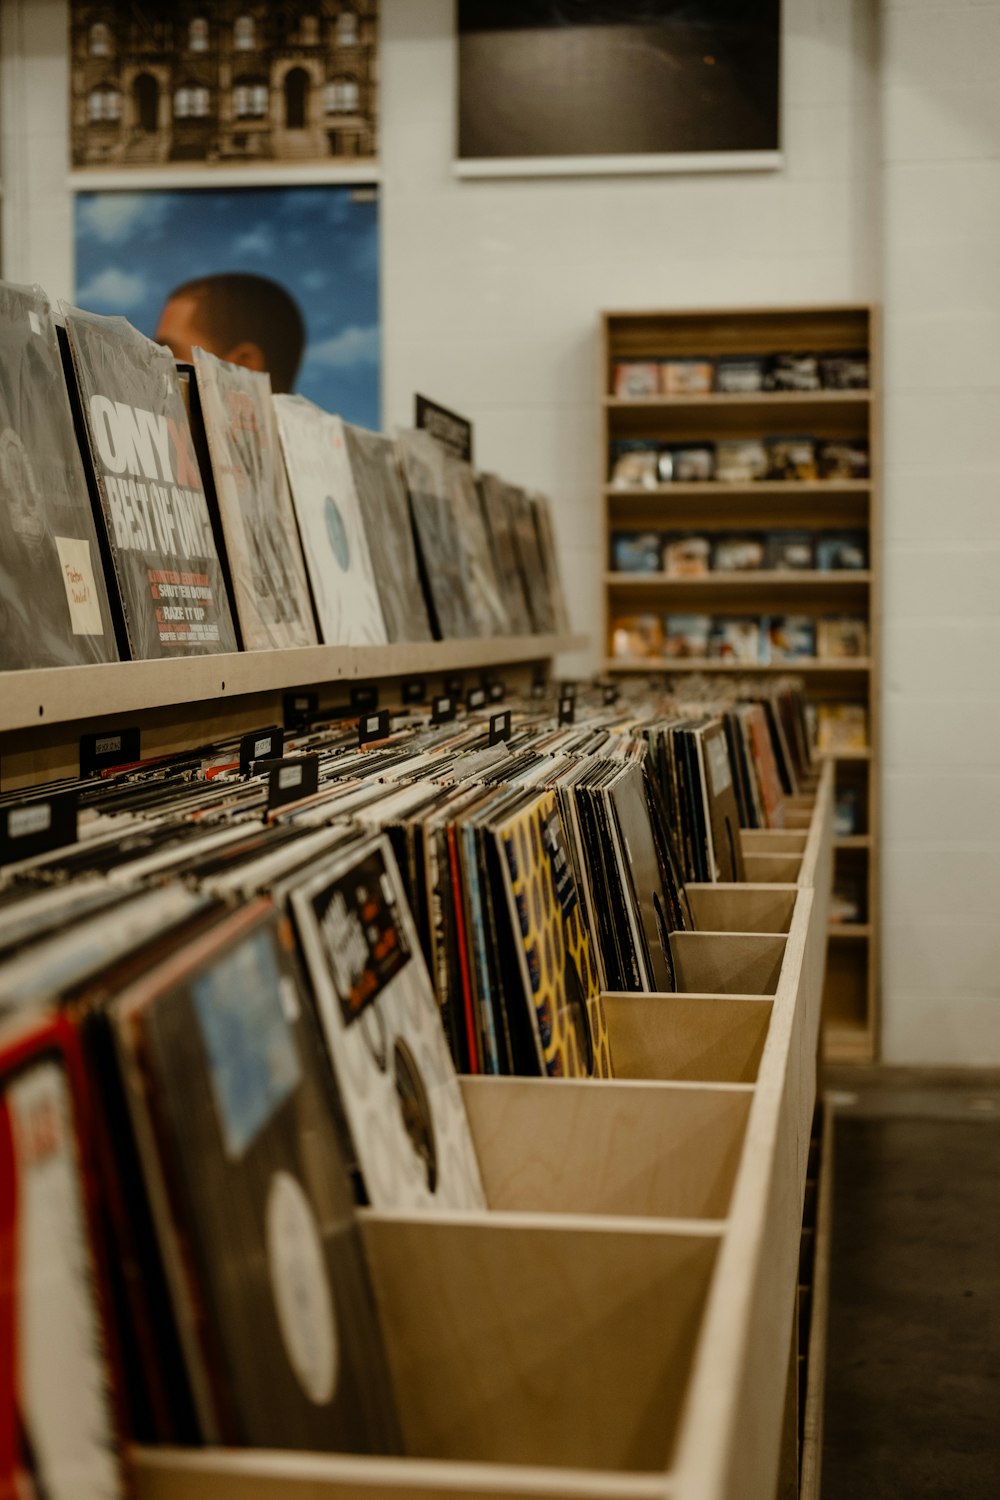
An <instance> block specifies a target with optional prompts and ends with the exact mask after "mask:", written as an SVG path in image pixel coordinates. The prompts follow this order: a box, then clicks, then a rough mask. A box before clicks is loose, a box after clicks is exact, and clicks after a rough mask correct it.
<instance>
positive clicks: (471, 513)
mask: <svg viewBox="0 0 1000 1500" xmlns="http://www.w3.org/2000/svg"><path fill="white" fill-rule="evenodd" d="M444 476H445V484H446V486H447V490H448V493H449V495H450V496H451V500H452V504H453V505H454V508H455V519H456V522H457V525H458V536H459V541H460V542H461V546H462V555H463V569H464V577H465V588H466V593H467V595H468V599H469V603H470V605H471V607H472V613H473V615H474V617H475V620H476V623H477V626H478V628H479V634H480V635H510V634H511V628H510V616H509V615H508V613H507V606H506V603H505V601H504V596H503V590H502V589H501V587H500V579H499V577H498V575H497V568H496V562H495V561H494V557H493V544H492V542H491V541H490V534H489V532H488V531H487V529H486V522H485V520H484V519H483V508H482V506H481V505H480V503H479V486H478V485H477V484H476V476H475V473H474V472H473V469H472V465H471V464H468V463H466V462H465V461H464V460H462V459H458V458H455V457H454V456H453V455H452V454H450V453H448V452H447V451H445V454H444ZM533 518H534V519H536V520H537V513H535V514H534V517H533ZM540 546H541V542H539V547H540ZM550 560H551V566H552V568H553V569H555V567H556V562H555V558H554V556H553V557H552V558H551V559H550ZM548 576H549V572H548V564H547V563H546V579H548Z"/></svg>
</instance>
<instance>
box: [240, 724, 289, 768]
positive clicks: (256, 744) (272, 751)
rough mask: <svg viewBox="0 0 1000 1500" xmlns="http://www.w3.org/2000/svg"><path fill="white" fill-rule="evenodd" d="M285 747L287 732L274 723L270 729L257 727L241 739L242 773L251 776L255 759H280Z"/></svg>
mask: <svg viewBox="0 0 1000 1500" xmlns="http://www.w3.org/2000/svg"><path fill="white" fill-rule="evenodd" d="M284 748H285V732H284V730H283V729H279V728H278V726H277V725H276V724H272V725H271V727H270V729H255V730H254V732H253V734H245V735H244V736H243V738H242V739H241V740H240V775H241V776H249V774H250V767H251V766H252V765H253V763H254V761H255V760H278V759H280V757H281V752H282V750H283V749H284Z"/></svg>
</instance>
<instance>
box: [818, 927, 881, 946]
mask: <svg viewBox="0 0 1000 1500" xmlns="http://www.w3.org/2000/svg"><path fill="white" fill-rule="evenodd" d="M827 934H828V936H829V937H830V938H831V939H833V940H835V941H837V942H850V943H864V942H867V941H868V939H869V938H870V937H871V935H872V926H871V923H870V922H831V923H830V924H829V926H828V928H827Z"/></svg>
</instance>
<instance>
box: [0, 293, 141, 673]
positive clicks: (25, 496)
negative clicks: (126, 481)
mask: <svg viewBox="0 0 1000 1500" xmlns="http://www.w3.org/2000/svg"><path fill="white" fill-rule="evenodd" d="M117 660H118V648H117V645H116V644H115V631H114V624H113V621H112V615H111V606H110V603H109V600H108V592H107V587H106V584H105V579H104V567H103V563H102V558H101V547H100V542H99V540H98V533H97V528H96V526H95V524H94V514H93V511H92V509H91V504H90V495H89V492H88V489H87V480H86V475H85V473H84V468H83V463H82V461H81V458H80V450H79V447H78V445H77V441H76V434H75V432H74V430H73V413H72V410H71V408H70V404H69V398H68V396H67V394H66V384H65V380H64V377H63V369H62V360H61V357H60V354H59V342H58V339H57V337H56V331H55V326H54V324H53V322H52V310H51V308H50V306H49V301H48V298H47V297H46V295H45V293H44V292H43V291H42V289H41V287H19V286H10V285H7V284H5V283H0V671H10V670H11V669H14V668H25V667H62V666H72V665H75V664H77V663H81V664H82V663H88V662H105V661H117Z"/></svg>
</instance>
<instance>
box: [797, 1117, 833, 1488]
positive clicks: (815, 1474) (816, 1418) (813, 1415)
mask: <svg viewBox="0 0 1000 1500" xmlns="http://www.w3.org/2000/svg"><path fill="white" fill-rule="evenodd" d="M835 1118H836V1117H835V1114H834V1111H833V1110H832V1109H831V1108H830V1107H829V1105H825V1106H824V1119H823V1144H822V1149H821V1153H820V1164H819V1193H818V1202H817V1209H816V1246H815V1251H814V1255H813V1274H812V1297H811V1299H810V1314H809V1345H808V1349H807V1353H806V1395H805V1411H804V1415H803V1424H802V1465H801V1471H800V1482H799V1492H800V1495H801V1497H802V1500H819V1494H820V1477H821V1471H822V1466H823V1392H824V1387H825V1385H826V1330H827V1317H828V1313H829V1305H830V1247H831V1238H832V1234H833V1153H834V1121H835Z"/></svg>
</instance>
